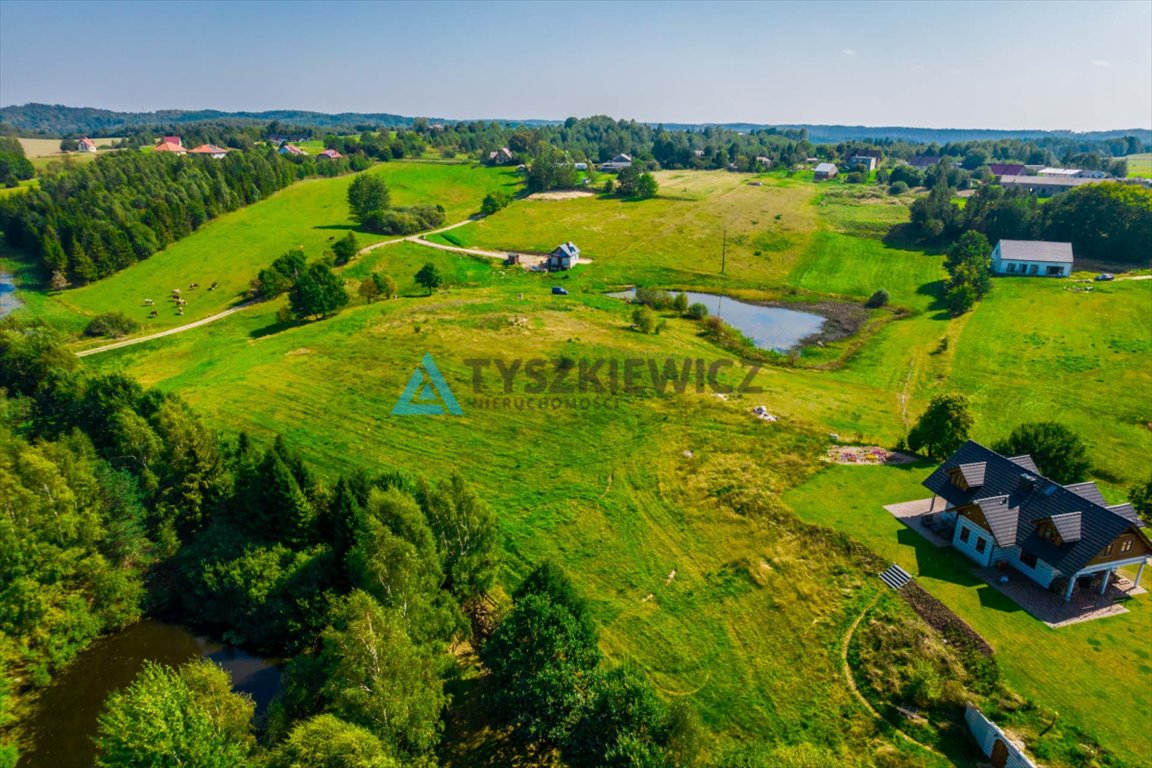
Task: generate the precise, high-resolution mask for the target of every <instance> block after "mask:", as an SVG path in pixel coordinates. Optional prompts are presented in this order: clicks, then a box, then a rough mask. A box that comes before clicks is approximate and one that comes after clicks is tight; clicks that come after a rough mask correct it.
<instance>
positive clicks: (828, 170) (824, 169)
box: [813, 163, 840, 181]
mask: <svg viewBox="0 0 1152 768" xmlns="http://www.w3.org/2000/svg"><path fill="white" fill-rule="evenodd" d="M839 172H840V171H839V170H838V169H837V168H836V165H835V163H820V165H818V166H816V172H815V176H814V177H813V178H815V179H816V181H824V180H825V179H832V178H835V177H836V174H837V173H839Z"/></svg>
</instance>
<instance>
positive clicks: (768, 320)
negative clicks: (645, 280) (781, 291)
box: [608, 289, 824, 352]
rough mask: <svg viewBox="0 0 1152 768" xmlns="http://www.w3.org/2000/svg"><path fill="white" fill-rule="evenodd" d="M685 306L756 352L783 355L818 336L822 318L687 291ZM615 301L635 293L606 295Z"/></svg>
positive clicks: (822, 323) (631, 291)
mask: <svg viewBox="0 0 1152 768" xmlns="http://www.w3.org/2000/svg"><path fill="white" fill-rule="evenodd" d="M687 294H688V303H689V304H697V303H699V304H703V305H704V306H706V307H708V314H710V315H713V316H714V317H719V318H720V319H721V320H723V321H724V322H726V323H728V325H730V326H732V327H733V328H736V329H737V330H739V331H740V332H741V333H743V334H744V335H745V336H747V337H748V338H750V339H752V341H753V343H755V344H756V346H757V347H759V348H760V349H774V350H776V351H777V352H785V351H787V350H789V349H792V348H793V347H795V346H796V345H798V344H799V343H800V341H801V340H802V339H804V338H806V337H808V336H812V335H814V334H817V333H820V329H821V328H823V327H824V318H823V317H822V316H820V315H817V314H815V313H813V312H798V311H796V310H794V309H784V308H783V307H764V306H760V305H759V304H749V303H748V302H746V301H737V300H736V299H733V298H731V297H728V296H720V295H718V294H715V293H696V292H694V291H687ZM608 295H609V296H611V297H613V298H617V299H631V298H633V297H634V296H635V295H636V291H635V289H633V290H628V291H621V292H619V293H609V294H608Z"/></svg>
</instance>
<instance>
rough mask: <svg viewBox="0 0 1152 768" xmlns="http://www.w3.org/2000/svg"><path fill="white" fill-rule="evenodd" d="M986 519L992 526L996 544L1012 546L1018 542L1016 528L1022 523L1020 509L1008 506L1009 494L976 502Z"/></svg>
mask: <svg viewBox="0 0 1152 768" xmlns="http://www.w3.org/2000/svg"><path fill="white" fill-rule="evenodd" d="M976 506H978V507H980V511H981V512H983V513H984V519H985V520H987V521H988V525H989V527H991V528H992V536H993V537H995V539H996V546H998V547H1010V546H1012V545H1013V544H1015V543H1016V529H1017V528H1018V527H1019V525H1020V510H1019V509H1018V508H1017V509H1013V508H1012V507H1009V506H1008V497H1007V496H996V497H995V498H991V499H980V500H979V501H977V502H976Z"/></svg>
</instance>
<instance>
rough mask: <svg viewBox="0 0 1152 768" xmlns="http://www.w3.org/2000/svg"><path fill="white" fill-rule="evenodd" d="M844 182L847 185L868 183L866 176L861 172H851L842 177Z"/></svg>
mask: <svg viewBox="0 0 1152 768" xmlns="http://www.w3.org/2000/svg"><path fill="white" fill-rule="evenodd" d="M844 181H846V182H848V183H849V184H864V183H865V182H867V181H868V174H866V173H864V172H863V171H852V173H850V174H848V175H847V176H845V177H844Z"/></svg>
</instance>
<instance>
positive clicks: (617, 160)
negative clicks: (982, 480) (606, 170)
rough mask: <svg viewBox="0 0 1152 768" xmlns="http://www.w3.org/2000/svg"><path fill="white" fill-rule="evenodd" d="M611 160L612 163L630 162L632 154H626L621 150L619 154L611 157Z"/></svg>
mask: <svg viewBox="0 0 1152 768" xmlns="http://www.w3.org/2000/svg"><path fill="white" fill-rule="evenodd" d="M612 162H614V163H630V162H632V156H631V155H626V154H624V153H623V152H621V153H620V154H618V155H616V157H614V158H612Z"/></svg>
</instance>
